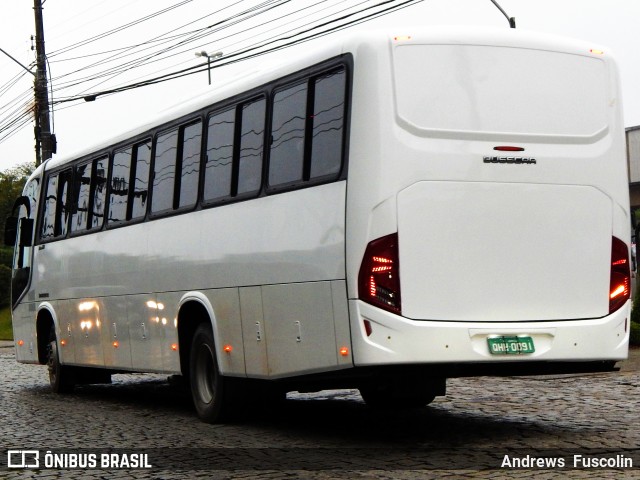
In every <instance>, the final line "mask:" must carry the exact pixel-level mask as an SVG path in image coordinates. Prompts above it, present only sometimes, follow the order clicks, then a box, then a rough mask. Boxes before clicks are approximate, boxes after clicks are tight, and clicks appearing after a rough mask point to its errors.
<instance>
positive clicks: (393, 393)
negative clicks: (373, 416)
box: [359, 385, 436, 409]
mask: <svg viewBox="0 0 640 480" xmlns="http://www.w3.org/2000/svg"><path fill="white" fill-rule="evenodd" d="M359 390H360V395H361V396H362V398H363V400H364V401H365V403H366V404H367V405H368V406H370V407H372V408H379V409H407V408H423V407H426V406H427V405H429V404H430V403H431V402H433V400H434V399H435V398H436V395H435V393H433V391H431V390H429V389H421V388H417V389H409V388H397V387H394V386H393V385H368V386H363V387H361V388H360V389H359Z"/></svg>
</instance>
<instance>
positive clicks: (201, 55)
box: [196, 50, 222, 85]
mask: <svg viewBox="0 0 640 480" xmlns="http://www.w3.org/2000/svg"><path fill="white" fill-rule="evenodd" d="M221 56H222V52H216V53H214V54H212V55H209V54H208V53H207V52H205V51H204V50H202V51H201V52H196V57H207V73H208V74H209V85H211V60H212V59H213V60H215V59H216V58H220V57H221Z"/></svg>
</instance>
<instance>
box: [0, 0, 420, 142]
mask: <svg viewBox="0 0 640 480" xmlns="http://www.w3.org/2000/svg"><path fill="white" fill-rule="evenodd" d="M188 1H192V0H186V1H184V2H181V3H180V4H178V6H181V5H183V4H185V3H188ZM288 1H289V0H271V1H265V2H262V3H261V4H259V5H256V6H254V7H252V8H261V7H262V8H266V7H269V9H268V10H266V11H269V10H271V9H273V8H277V6H279V5H281V4H283V3H287V2H288ZM325 1H326V0H325ZM422 1H423V0H405V1H401V2H398V0H385V1H381V2H378V3H376V4H374V5H371V6H367V7H365V8H362V9H360V10H357V11H353V12H350V13H345V14H344V15H341V16H339V17H336V18H332V16H333V17H334V16H335V15H336V14H339V13H343V12H346V11H348V10H352V9H353V8H355V7H356V6H359V5H362V4H364V3H367V2H366V1H363V2H360V3H358V4H357V5H355V6H354V5H352V6H350V7H348V8H345V9H342V10H340V11H339V12H333V13H332V14H329V15H326V16H324V17H323V18H322V19H324V20H325V21H324V22H321V23H315V24H314V23H313V22H308V23H306V24H304V25H298V26H297V27H296V26H292V25H294V24H295V22H296V21H297V22H299V21H300V20H302V19H305V18H308V17H311V16H313V15H314V14H317V13H318V12H315V13H309V14H308V15H305V16H303V17H301V18H297V19H293V20H292V21H291V22H289V23H285V24H283V25H276V26H274V27H273V28H272V29H270V30H268V31H266V32H265V31H263V32H260V33H259V34H257V35H254V36H252V37H249V38H248V39H243V41H242V42H241V43H246V42H248V41H251V38H254V39H256V38H259V37H264V35H265V34H268V32H273V31H277V30H281V29H282V28H286V27H287V26H288V25H291V26H292V27H291V28H290V29H289V30H287V31H285V32H280V33H278V34H277V35H274V36H271V37H269V38H265V39H263V40H256V41H255V42H254V43H252V44H250V45H248V46H245V47H242V48H238V49H237V50H235V51H231V52H230V53H229V54H225V57H224V58H223V60H224V61H218V62H216V63H215V64H213V65H212V66H211V68H221V67H223V66H225V65H230V64H234V63H237V62H240V61H244V60H248V59H251V58H255V57H257V56H261V55H265V54H267V53H271V52H274V51H277V50H281V49H284V48H288V47H290V46H293V45H297V44H300V43H304V42H307V41H310V40H313V39H316V38H320V37H322V36H325V35H328V34H330V33H333V32H335V31H339V30H343V29H345V28H349V27H351V26H354V25H358V24H360V23H363V22H366V21H370V20H372V19H374V18H378V17H380V16H383V15H386V14H388V13H391V12H393V11H397V10H400V9H403V8H406V7H408V6H410V5H413V4H416V3H420V2H422ZM239 3H242V0H241V1H239V2H236V3H234V5H237V4H239ZM319 3H324V2H319ZM339 3H342V2H339ZM310 7H311V6H307V7H305V8H302V9H299V10H296V11H295V12H293V13H289V14H287V15H284V16H282V17H280V19H281V18H284V17H288V16H291V15H293V14H294V13H299V12H301V11H303V10H306V9H308V8H310ZM376 9H378V10H376ZM249 10H250V9H246V10H244V11H243V12H247V11H249ZM324 10H325V9H323V10H321V11H324ZM372 10H376V11H372ZM162 11H163V10H161V12H162ZM365 12H369V13H367V14H366V15H364V16H358V15H360V14H363V13H365ZM156 13H157V12H156ZM210 15H211V14H209V15H206V16H204V17H200V19H202V18H206V17H208V16H210ZM238 15H241V13H238V14H236V15H235V18H236V19H238V18H239V17H238ZM245 15H248V14H246V13H245ZM256 15H257V14H255V15H251V17H248V18H247V20H248V19H250V18H253V17H255V16H256ZM147 17H149V16H147ZM147 17H144V18H147ZM230 18H233V17H230ZM322 19H320V20H322ZM276 20H277V19H272V20H269V21H266V22H263V23H262V24H261V25H265V24H267V23H275V22H276ZM196 21H197V20H195V21H192V22H189V23H187V24H185V25H191V24H193V23H195V22H196ZM225 21H226V22H230V21H231V20H230V19H224V20H222V21H219V22H216V23H214V24H212V25H209V26H207V27H203V28H199V29H195V30H192V31H191V32H189V33H184V34H176V35H173V36H171V37H166V38H162V37H163V35H169V34H171V33H174V32H176V31H177V30H178V29H179V28H181V27H178V28H177V29H173V30H171V31H169V32H165V33H164V34H162V35H160V36H157V37H154V38H153V39H150V40H147V41H146V42H142V43H141V44H137V45H135V46H131V47H123V49H115V50H112V51H118V52H123V51H126V50H131V49H135V48H138V47H140V46H144V45H149V44H151V43H153V42H156V41H157V44H160V45H161V44H164V43H169V42H170V41H173V40H175V41H176V43H174V45H173V46H172V47H164V48H163V50H161V51H158V52H155V53H154V54H153V55H151V56H150V57H146V59H141V58H139V59H137V62H142V63H140V64H139V66H142V65H148V64H150V63H153V62H154V61H155V60H154V61H152V60H150V58H154V57H158V56H161V55H163V54H167V53H168V52H171V51H172V50H174V49H176V48H180V46H182V45H187V44H189V43H191V42H194V41H198V40H202V39H204V38H206V37H208V36H209V35H210V34H211V33H218V32H219V31H220V30H217V31H216V30H215V29H214V28H213V27H216V26H218V27H219V26H221V24H224V23H225ZM238 23H239V22H238ZM130 24H131V25H133V24H135V23H134V22H129V24H127V25H130ZM185 25H183V26H185ZM234 25H235V24H234ZM229 26H231V25H229ZM123 27H124V26H123ZM257 27H258V26H257V25H256V26H252V27H250V28H248V29H247V31H248V30H253V29H254V28H257ZM227 28H228V27H227ZM301 29H303V30H301ZM113 30H114V32H113V33H117V32H116V30H118V29H113ZM205 32H206V35H203V33H205ZM237 34H239V33H238V32H236V33H233V34H232V35H237ZM185 35H190V36H188V37H186V38H185ZM232 35H230V36H232ZM95 37H99V35H98V36H94V37H92V38H95ZM181 37H182V39H181V40H179V39H180V38H181ZM88 40H91V41H95V40H92V39H87V40H85V41H83V42H88ZM165 40H168V41H167V42H165ZM213 41H214V42H215V41H216V40H213ZM83 42H76V44H74V45H85V44H86V43H83ZM70 47H71V46H69V47H65V48H64V49H60V50H58V51H57V54H58V55H61V54H62V53H66V52H69V51H71V50H72V49H71V48H70ZM191 48H192V47H191ZM181 53H183V52H177V53H176V52H174V53H172V54H170V55H167V56H166V58H170V57H173V56H175V55H179V54H181ZM166 58H163V59H166ZM59 61H60V60H59ZM61 61H64V59H61ZM135 61H136V60H133V61H132V62H135ZM98 63H100V62H98ZM182 63H184V62H182ZM128 65H130V66H129V68H124V70H122V68H123V66H122V65H120V66H119V67H115V68H119V69H120V70H111V73H110V75H111V77H110V78H109V79H106V80H103V81H102V82H100V83H99V84H98V85H100V84H103V83H105V82H107V81H109V80H111V79H112V78H115V76H117V75H119V74H121V73H123V72H124V71H129V70H131V69H132V68H137V66H134V65H135V63H134V64H131V62H129V63H128ZM168 68H170V67H168ZM207 68H208V66H207V64H206V63H205V64H199V65H195V66H191V67H188V68H184V69H179V70H175V71H172V72H169V73H167V74H164V75H159V76H156V77H152V78H146V79H145V80H142V81H138V82H132V83H129V84H125V85H121V86H119V87H116V88H112V89H105V90H102V91H98V92H94V93H91V94H89V95H87V94H86V92H87V90H84V91H83V92H82V93H81V94H76V95H70V96H66V97H60V96H59V97H58V98H57V99H56V100H55V101H53V102H52V104H55V105H56V106H58V109H63V108H64V109H66V108H70V107H73V106H76V105H74V104H70V103H71V102H77V101H79V100H83V99H85V97H87V96H95V97H97V96H109V95H113V94H115V93H119V92H123V91H127V90H131V89H136V88H141V87H144V86H150V85H155V84H158V83H162V82H166V81H170V80H174V79H178V78H182V77H185V76H188V75H193V74H196V73H199V72H203V71H206V70H207ZM164 70H166V68H165V69H164ZM105 75H109V74H107V73H105V72H103V73H102V76H105ZM55 78H60V77H55ZM55 78H54V79H55ZM89 78H91V77H89ZM98 78H100V77H98ZM98 78H96V77H93V78H91V79H93V80H96V79H98ZM86 81H90V80H84V82H86ZM16 82H17V80H16ZM82 83H83V81H77V82H75V83H73V84H69V85H63V86H62V87H59V86H57V87H56V89H55V91H56V92H57V93H58V95H59V91H60V90H61V89H64V88H70V87H72V86H76V85H81V84H82ZM95 86H97V85H94V86H93V88H95ZM16 103H17V102H16ZM28 104H29V102H28V101H27V102H24V103H22V104H21V105H20V107H22V108H26V106H28ZM63 104H66V105H63ZM30 115H31V111H30V110H27V111H26V112H25V111H23V112H22V113H20V112H19V111H17V110H15V109H14V110H13V111H12V112H11V114H10V117H11V118H8V119H7V120H6V121H1V122H0V143H1V142H3V141H4V140H6V139H7V138H8V137H9V136H12V135H13V134H15V133H16V131H17V130H18V129H20V128H22V127H24V125H25V124H26V123H28V122H29V121H30Z"/></svg>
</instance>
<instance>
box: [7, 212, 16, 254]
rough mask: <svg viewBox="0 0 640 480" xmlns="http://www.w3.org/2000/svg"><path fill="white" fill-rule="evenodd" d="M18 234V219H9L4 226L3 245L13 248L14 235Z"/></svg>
mask: <svg viewBox="0 0 640 480" xmlns="http://www.w3.org/2000/svg"><path fill="white" fill-rule="evenodd" d="M17 232H18V217H9V218H7V221H6V222H5V224H4V244H5V245H6V246H7V247H13V246H15V244H16V233H17Z"/></svg>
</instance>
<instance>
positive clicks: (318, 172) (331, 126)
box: [311, 69, 346, 178]
mask: <svg viewBox="0 0 640 480" xmlns="http://www.w3.org/2000/svg"><path fill="white" fill-rule="evenodd" d="M314 90H315V96H314V103H313V115H312V116H311V119H312V122H313V134H312V137H313V141H312V151H311V178H317V177H323V176H325V175H337V174H338V173H340V167H341V166H342V139H343V129H344V108H345V91H346V74H345V71H344V69H340V70H338V71H334V72H331V73H328V74H326V75H323V76H321V77H318V78H316V79H315V89H314Z"/></svg>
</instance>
